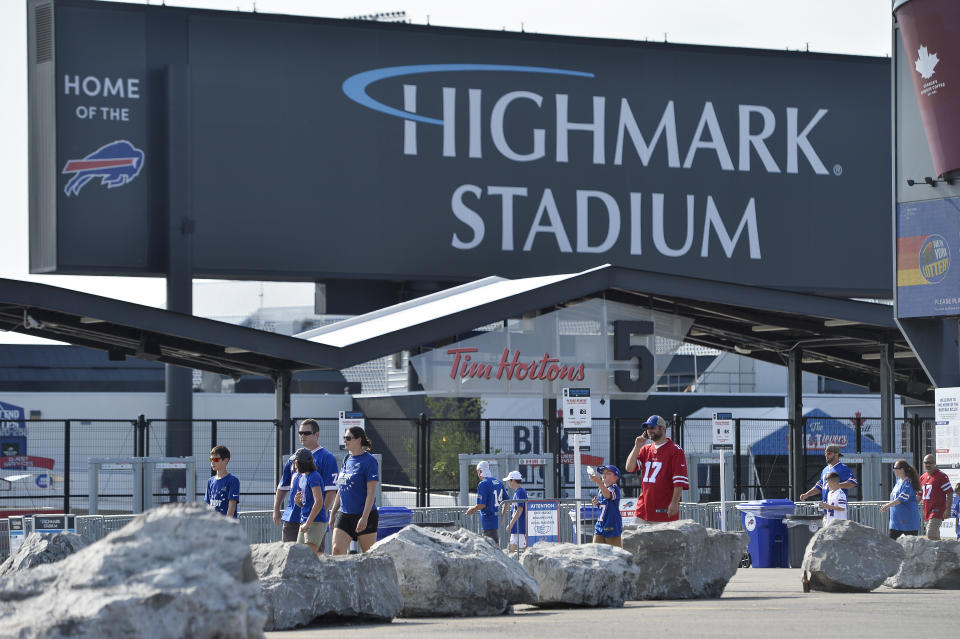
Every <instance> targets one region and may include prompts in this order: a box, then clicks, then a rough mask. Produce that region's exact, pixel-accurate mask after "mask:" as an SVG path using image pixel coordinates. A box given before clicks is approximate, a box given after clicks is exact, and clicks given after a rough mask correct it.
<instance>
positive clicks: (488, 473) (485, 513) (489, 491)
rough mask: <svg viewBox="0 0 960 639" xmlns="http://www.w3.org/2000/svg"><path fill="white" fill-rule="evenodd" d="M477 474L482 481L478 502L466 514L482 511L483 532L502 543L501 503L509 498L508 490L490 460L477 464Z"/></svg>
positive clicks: (478, 487)
mask: <svg viewBox="0 0 960 639" xmlns="http://www.w3.org/2000/svg"><path fill="white" fill-rule="evenodd" d="M477 475H478V476H479V477H480V483H479V484H478V485H477V503H476V504H475V505H473V506H470V507H469V508H467V511H466V514H468V515H472V514H473V513H476V512H479V513H480V525H481V527H482V528H483V534H484V536H486V537H489V538H490V539H492V540H493V541H494V542H496V544H497V545H498V546H499V545H500V531H499V529H500V517H499V515H500V504H502V503H503V500H505V499H506V498H507V491H506V490H504V488H503V482H501V481H500V480H499V479H497V478H496V477H494V476H493V471H492V470H490V462H488V461H482V462H480V463H479V464H477Z"/></svg>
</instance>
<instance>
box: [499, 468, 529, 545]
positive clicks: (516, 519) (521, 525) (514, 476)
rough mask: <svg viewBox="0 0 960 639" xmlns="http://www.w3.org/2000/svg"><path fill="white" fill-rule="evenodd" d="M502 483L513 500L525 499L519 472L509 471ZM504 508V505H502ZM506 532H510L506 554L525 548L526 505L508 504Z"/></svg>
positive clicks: (522, 503) (525, 492)
mask: <svg viewBox="0 0 960 639" xmlns="http://www.w3.org/2000/svg"><path fill="white" fill-rule="evenodd" d="M503 481H505V482H507V486H509V487H510V490H512V491H513V498H514V499H515V500H521V499H526V498H527V491H526V490H525V489H524V487H523V475H521V474H520V471H519V470H511V471H510V472H509V473H508V474H507V476H506V477H504V478H503ZM504 506H506V504H504ZM507 530H509V531H510V543H509V544H507V551H508V552H515V551H516V550H517V549H518V548H519V549H520V550H523V549H524V548H526V547H527V509H526V503H524V502H520V501H518V502H516V503H513V504H510V523H509V524H507Z"/></svg>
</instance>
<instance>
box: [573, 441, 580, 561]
mask: <svg viewBox="0 0 960 639" xmlns="http://www.w3.org/2000/svg"><path fill="white" fill-rule="evenodd" d="M572 437H573V498H574V500H575V508H576V509H577V514H576V517H575V521H576V527H575V531H574V535H573V536H574V541H573V543H575V544H579V543H580V434H579V433H575V434H573V435H572Z"/></svg>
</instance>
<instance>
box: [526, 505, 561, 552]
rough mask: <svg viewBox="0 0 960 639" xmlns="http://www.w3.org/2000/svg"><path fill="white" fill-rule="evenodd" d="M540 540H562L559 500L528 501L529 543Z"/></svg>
mask: <svg viewBox="0 0 960 639" xmlns="http://www.w3.org/2000/svg"><path fill="white" fill-rule="evenodd" d="M540 541H553V542H556V541H560V504H559V502H556V501H549V500H547V501H528V502H527V545H528V546H532V545H533V544H535V543H537V542H540Z"/></svg>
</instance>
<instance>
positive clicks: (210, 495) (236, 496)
mask: <svg viewBox="0 0 960 639" xmlns="http://www.w3.org/2000/svg"><path fill="white" fill-rule="evenodd" d="M229 463H230V449H229V448H227V447H226V446H214V448H213V450H211V451H210V469H211V470H212V471H213V472H214V473H216V474H215V475H214V476H213V477H211V478H210V479H208V480H207V496H206V498H205V501H206V502H207V503H208V504H210V506H211V507H212V508H213V509H214V510H216V511H217V512H218V513H220V514H221V515H226V516H227V517H233V518H234V519H236V518H237V517H239V516H240V513H239V512H237V506H238V505H239V504H240V480H239V479H237V478H236V477H235V476H234V475H231V474H230V473H228V472H227V464H229Z"/></svg>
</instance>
